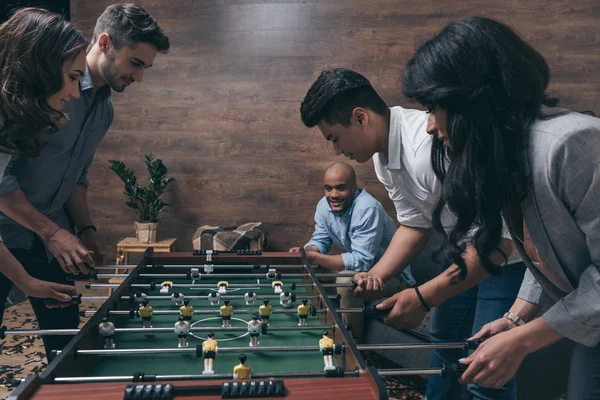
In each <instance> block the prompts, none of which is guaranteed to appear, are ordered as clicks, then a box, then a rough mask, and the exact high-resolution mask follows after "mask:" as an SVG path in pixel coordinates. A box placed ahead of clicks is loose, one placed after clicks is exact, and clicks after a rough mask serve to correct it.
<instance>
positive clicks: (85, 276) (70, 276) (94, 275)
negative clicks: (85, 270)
mask: <svg viewBox="0 0 600 400" xmlns="http://www.w3.org/2000/svg"><path fill="white" fill-rule="evenodd" d="M65 278H66V279H67V280H68V281H95V280H96V279H98V274H97V273H96V272H90V273H89V274H78V275H75V274H67V275H66V276H65Z"/></svg>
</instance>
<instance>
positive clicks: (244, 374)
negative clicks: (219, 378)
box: [233, 354, 252, 380]
mask: <svg viewBox="0 0 600 400" xmlns="http://www.w3.org/2000/svg"><path fill="white" fill-rule="evenodd" d="M247 359H248V357H246V355H245V354H240V363H239V364H238V365H236V366H235V367H233V379H238V380H245V379H252V367H251V366H249V365H246V360H247Z"/></svg>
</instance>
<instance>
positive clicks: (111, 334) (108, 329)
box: [98, 318, 115, 349]
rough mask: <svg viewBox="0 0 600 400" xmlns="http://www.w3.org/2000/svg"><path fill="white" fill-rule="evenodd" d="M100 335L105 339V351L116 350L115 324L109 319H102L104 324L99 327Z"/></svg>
mask: <svg viewBox="0 0 600 400" xmlns="http://www.w3.org/2000/svg"><path fill="white" fill-rule="evenodd" d="M98 333H100V337H102V338H104V348H105V349H114V348H115V342H114V338H115V324H113V323H112V322H110V321H109V320H108V319H107V318H102V322H101V323H100V325H98Z"/></svg>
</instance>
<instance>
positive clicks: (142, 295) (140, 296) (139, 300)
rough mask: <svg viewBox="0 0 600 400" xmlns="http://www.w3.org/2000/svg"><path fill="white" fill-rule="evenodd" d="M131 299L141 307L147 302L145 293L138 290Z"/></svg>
mask: <svg viewBox="0 0 600 400" xmlns="http://www.w3.org/2000/svg"><path fill="white" fill-rule="evenodd" d="M133 298H134V300H135V302H136V303H138V304H139V305H140V306H141V305H142V303H143V302H144V300H148V295H146V293H142V292H140V291H139V290H138V291H137V292H135V294H134V295H133Z"/></svg>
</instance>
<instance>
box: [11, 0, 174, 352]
mask: <svg viewBox="0 0 600 400" xmlns="http://www.w3.org/2000/svg"><path fill="white" fill-rule="evenodd" d="M169 47H170V44H169V39H168V38H167V36H166V35H165V34H164V33H163V31H162V30H161V29H160V27H159V26H158V24H157V22H156V20H155V19H154V18H152V16H151V15H150V14H148V12H147V11H146V10H144V9H143V8H142V7H139V6H136V5H134V4H113V5H111V6H109V7H108V8H107V9H106V10H105V11H104V12H103V13H102V15H101V16H100V17H99V18H98V21H97V22H96V27H95V29H94V36H93V38H92V41H91V43H90V46H89V48H88V53H87V56H86V58H85V61H86V63H85V64H86V66H85V71H83V72H84V73H83V76H82V77H81V80H80V82H79V93H80V96H79V98H73V99H71V100H70V101H69V102H68V103H67V104H66V105H65V108H64V112H65V113H66V114H67V115H68V116H69V121H68V122H67V123H66V124H65V125H63V126H62V127H61V129H60V130H59V131H58V132H56V133H53V134H51V135H49V134H45V135H42V136H41V140H42V141H43V142H44V143H46V146H45V147H44V149H43V150H42V151H41V153H40V156H39V157H37V158H35V159H33V158H27V157H23V156H21V155H17V156H14V157H12V158H11V160H10V162H9V164H8V166H7V168H6V170H5V172H4V174H3V175H2V176H0V232H1V235H2V237H3V239H4V244H5V245H6V247H8V249H9V250H10V251H11V253H12V254H13V255H14V257H15V258H17V259H18V260H19V262H20V263H21V264H22V265H23V266H24V267H25V269H26V270H27V271H28V272H29V273H30V274H31V275H32V276H34V277H37V278H39V279H44V280H48V281H53V282H57V283H63V284H69V282H68V281H67V280H66V277H65V274H66V273H75V274H77V273H79V272H80V271H82V272H84V273H85V272H88V268H87V266H86V264H88V265H89V264H94V262H96V263H99V262H103V261H104V256H103V252H102V251H101V250H100V248H99V247H98V243H97V239H96V227H95V226H94V224H93V221H92V217H91V215H90V210H89V208H88V203H87V179H86V175H87V170H88V168H89V167H90V165H91V163H92V160H93V158H94V154H95V152H96V148H97V146H98V145H99V144H100V142H101V141H102V139H103V138H104V136H105V134H106V132H107V131H108V129H109V127H110V125H111V123H112V121H113V115H114V112H113V106H112V102H111V100H110V96H111V91H112V90H114V91H116V92H122V91H123V90H125V88H126V87H127V86H128V85H130V84H131V83H133V82H136V81H137V82H141V81H142V79H143V76H144V72H145V70H146V69H147V68H149V67H150V66H151V65H152V63H153V62H154V58H155V57H156V55H157V53H159V52H160V53H167V52H168V50H169ZM71 79H72V78H71ZM68 96H69V95H68V94H65V98H64V99H63V101H64V102H66V100H69V98H68ZM71 97H73V96H71ZM72 226H74V227H75V229H76V232H77V234H76V235H74V234H73V233H72V229H71V227H72ZM10 287H11V282H10V281H9V280H8V279H7V278H6V277H5V276H4V275H2V274H0V319H1V317H2V314H3V312H4V303H5V299H6V297H7V295H8V292H9V290H10ZM31 303H32V306H33V308H34V311H35V314H36V317H37V320H38V324H39V327H40V328H41V329H67V328H77V326H78V324H79V313H78V309H77V306H76V305H72V306H69V307H65V308H54V309H48V308H46V307H45V305H44V302H43V300H41V299H33V300H32V301H31ZM0 322H1V321H0ZM43 339H44V345H45V347H46V354H48V355H50V354H51V353H50V350H53V349H61V348H62V347H63V346H64V345H65V344H66V343H67V342H68V341H69V340H70V339H71V337H70V336H44V337H43Z"/></svg>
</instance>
